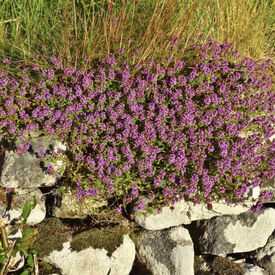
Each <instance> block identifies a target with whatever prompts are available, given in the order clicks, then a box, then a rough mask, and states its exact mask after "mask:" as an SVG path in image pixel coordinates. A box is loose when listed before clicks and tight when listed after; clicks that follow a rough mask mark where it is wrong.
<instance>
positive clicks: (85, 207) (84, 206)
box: [53, 190, 108, 219]
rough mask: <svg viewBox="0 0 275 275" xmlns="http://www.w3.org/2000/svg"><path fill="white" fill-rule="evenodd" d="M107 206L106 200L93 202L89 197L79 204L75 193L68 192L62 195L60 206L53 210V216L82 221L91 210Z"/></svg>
mask: <svg viewBox="0 0 275 275" xmlns="http://www.w3.org/2000/svg"><path fill="white" fill-rule="evenodd" d="M107 204H108V202H107V201H106V200H105V201H104V200H100V201H95V200H93V199H92V198H89V197H88V198H84V199H83V201H81V202H79V201H78V200H77V197H76V192H75V191H71V190H69V191H68V192H66V193H64V194H63V196H62V200H61V206H60V207H55V208H54V209H53V216H55V217H58V218H69V219H75V218H76V219H84V218H86V217H87V216H88V215H89V214H90V213H91V210H92V209H94V208H98V207H101V206H104V205H107Z"/></svg>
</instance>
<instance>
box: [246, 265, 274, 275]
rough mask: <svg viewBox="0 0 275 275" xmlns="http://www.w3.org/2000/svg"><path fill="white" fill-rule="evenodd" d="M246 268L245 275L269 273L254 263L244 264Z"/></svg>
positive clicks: (266, 274)
mask: <svg viewBox="0 0 275 275" xmlns="http://www.w3.org/2000/svg"><path fill="white" fill-rule="evenodd" d="M242 267H243V268H244V270H245V273H244V275H269V274H268V273H267V272H266V271H265V270H264V269H263V268H260V267H259V266H255V265H253V264H246V263H245V264H242Z"/></svg>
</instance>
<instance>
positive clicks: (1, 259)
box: [0, 255, 6, 264]
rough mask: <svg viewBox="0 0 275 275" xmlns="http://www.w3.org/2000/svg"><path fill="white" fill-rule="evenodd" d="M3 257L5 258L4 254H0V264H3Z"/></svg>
mask: <svg viewBox="0 0 275 275" xmlns="http://www.w3.org/2000/svg"><path fill="white" fill-rule="evenodd" d="M5 259H6V257H5V255H0V264H3V263H4V261H5Z"/></svg>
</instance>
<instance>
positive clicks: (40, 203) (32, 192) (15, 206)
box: [0, 188, 46, 225]
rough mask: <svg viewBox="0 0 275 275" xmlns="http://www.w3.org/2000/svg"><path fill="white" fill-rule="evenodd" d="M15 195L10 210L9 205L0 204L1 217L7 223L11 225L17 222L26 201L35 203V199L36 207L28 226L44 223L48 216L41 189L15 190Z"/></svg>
mask: <svg viewBox="0 0 275 275" xmlns="http://www.w3.org/2000/svg"><path fill="white" fill-rule="evenodd" d="M14 191H15V194H14V195H13V197H12V200H11V205H10V209H9V210H8V209H7V205H5V204H4V203H2V202H0V215H2V217H3V219H4V222H5V223H10V222H11V221H13V220H17V219H18V218H19V217H20V216H21V214H22V210H23V206H24V204H25V202H26V201H30V202H32V201H33V197H34V198H35V200H36V206H35V207H34V208H33V209H32V211H31V213H30V215H29V216H28V218H27V224H29V225H35V224H38V223H40V222H42V221H43V220H44V218H45V216H46V206H45V198H44V196H43V194H42V192H41V191H40V190H39V189H17V188H16V189H15V190H14Z"/></svg>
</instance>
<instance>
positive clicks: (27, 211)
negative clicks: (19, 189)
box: [22, 201, 32, 220]
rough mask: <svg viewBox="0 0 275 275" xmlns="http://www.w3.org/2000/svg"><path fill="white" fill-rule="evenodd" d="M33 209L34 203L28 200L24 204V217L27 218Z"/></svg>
mask: <svg viewBox="0 0 275 275" xmlns="http://www.w3.org/2000/svg"><path fill="white" fill-rule="evenodd" d="M31 210H32V204H31V203H30V202H29V201H26V202H25V204H24V206H23V212H22V217H23V218H24V219H25V220H26V219H27V218H28V216H29V215H30V213H31Z"/></svg>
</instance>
